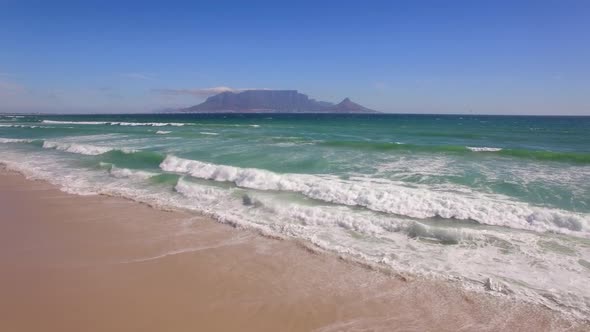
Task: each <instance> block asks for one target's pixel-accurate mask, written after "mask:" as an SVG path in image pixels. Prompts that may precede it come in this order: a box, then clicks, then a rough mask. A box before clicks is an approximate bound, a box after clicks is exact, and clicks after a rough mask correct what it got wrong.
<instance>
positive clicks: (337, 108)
mask: <svg viewBox="0 0 590 332" xmlns="http://www.w3.org/2000/svg"><path fill="white" fill-rule="evenodd" d="M324 112H330V113H379V112H377V111H375V110H372V109H369V108H366V107H364V106H361V105H359V104H357V103H355V102H353V101H351V100H350V99H349V98H344V100H342V101H341V102H340V103H339V104H337V105H334V106H330V107H328V108H326V109H325V110H324Z"/></svg>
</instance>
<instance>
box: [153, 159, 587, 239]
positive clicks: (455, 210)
mask: <svg viewBox="0 0 590 332" xmlns="http://www.w3.org/2000/svg"><path fill="white" fill-rule="evenodd" d="M160 168H161V169H163V170H165V171H168V172H175V173H182V174H188V175H190V176H193V177H196V178H201V179H208V180H215V181H227V182H233V183H235V184H236V185H237V186H239V187H243V188H252V189H259V190H278V191H292V192H298V193H301V194H303V195H305V196H307V197H310V198H314V199H318V200H322V201H326V202H331V203H338V204H345V205H350V206H363V207H366V208H368V209H370V210H373V211H379V212H387V213H393V214H396V215H402V216H408V217H412V218H420V219H426V218H432V217H442V218H446V219H461V220H475V221H477V222H479V223H481V224H488V225H497V226H505V227H511V228H519V229H527V230H533V231H541V232H544V231H555V232H560V233H564V234H576V235H578V236H583V237H590V220H589V217H588V216H587V215H583V214H578V213H574V212H568V211H563V210H558V209H549V208H543V207H534V206H530V205H529V204H526V203H522V202H515V201H511V200H509V199H508V198H505V197H500V196H489V195H484V194H476V193H472V194H471V195H465V194H461V193H452V192H436V191H432V190H428V189H426V188H412V187H406V186H402V185H400V184H398V183H394V182H388V181H383V182H381V183H377V182H374V181H372V180H371V179H367V178H354V179H350V180H341V179H338V178H336V177H330V176H315V175H306V174H277V173H273V172H270V171H266V170H260V169H254V168H239V167H233V166H225V165H216V164H210V163H204V162H200V161H196V160H189V159H183V158H178V157H175V156H167V157H166V159H164V161H163V162H162V163H161V164H160Z"/></svg>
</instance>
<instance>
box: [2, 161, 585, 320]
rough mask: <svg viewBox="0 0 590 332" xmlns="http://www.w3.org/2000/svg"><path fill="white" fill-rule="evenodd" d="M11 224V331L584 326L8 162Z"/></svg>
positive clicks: (5, 221)
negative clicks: (63, 186) (74, 186)
mask: <svg viewBox="0 0 590 332" xmlns="http://www.w3.org/2000/svg"><path fill="white" fill-rule="evenodd" d="M0 220H1V221H0V246H1V248H0V268H1V269H2V271H5V272H4V273H2V275H1V276H0V285H1V286H0V287H1V289H0V293H1V294H3V296H2V297H1V300H0V329H1V330H10V331H33V330H56V331H57V330H59V331H74V330H76V331H78V330H85V331H94V330H95V331H105V330H109V331H118V330H121V331H129V330H142V331H152V330H153V331H161V330H173V331H185V330H187V331H188V330H195V329H202V330H241V331H249V330H251V331H266V330H268V331H271V330H272V331H276V330H282V331H312V330H315V331H341V330H362V329H371V330H387V331H391V330H403V331H408V330H416V331H425V330H433V329H436V330H439V331H441V330H442V331H445V330H447V331H455V330H479V331H499V330H530V331H563V330H571V331H577V330H580V331H581V330H583V326H581V325H575V324H574V323H572V322H569V321H567V320H565V319H563V318H561V317H560V316H559V315H558V314H556V313H554V312H552V311H550V310H548V309H546V308H542V307H539V306H536V305H530V304H524V303H519V302H516V301H512V300H508V299H506V298H500V297H498V298H496V297H492V296H486V295H483V294H476V293H473V292H469V291H466V290H462V289H459V288H458V287H455V286H454V285H452V284H451V283H447V282H442V281H429V280H422V279H410V280H402V279H400V278H395V277H392V276H389V275H387V274H385V273H382V272H379V271H375V270H371V269H367V268H366V267H363V266H360V265H359V264H354V263H351V262H347V261H343V260H341V259H338V257H337V256H335V255H330V254H326V255H324V254H318V253H313V252H310V250H306V249H305V247H304V246H302V245H299V244H298V243H297V242H296V241H294V240H277V239H270V238H266V237H263V236H260V235H259V234H257V233H255V232H253V231H249V230H244V229H236V228H233V227H231V226H228V225H224V224H220V223H217V222H215V221H214V220H211V219H209V218H206V217H202V216H199V215H195V214H190V213H187V212H182V211H162V210H158V209H155V208H152V207H149V206H147V205H145V204H140V203H136V202H133V201H130V200H127V199H123V198H117V197H108V196H76V195H72V194H67V193H64V192H61V191H59V190H58V189H57V188H55V187H54V186H52V185H50V184H49V183H47V182H45V181H31V180H27V179H25V177H24V176H22V175H20V174H18V173H15V172H12V171H7V170H5V169H4V168H2V167H0Z"/></svg>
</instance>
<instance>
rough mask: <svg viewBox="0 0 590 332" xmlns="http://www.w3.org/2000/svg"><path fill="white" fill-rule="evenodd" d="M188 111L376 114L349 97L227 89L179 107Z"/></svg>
mask: <svg viewBox="0 0 590 332" xmlns="http://www.w3.org/2000/svg"><path fill="white" fill-rule="evenodd" d="M180 111H181V112H191V113H222V112H232V113H258V112H268V113H378V112H376V111H373V110H370V109H368V108H366V107H363V106H361V105H359V104H356V103H353V102H352V101H350V99H348V98H346V99H344V100H343V101H342V102H341V103H340V104H337V105H334V104H333V103H330V102H325V101H317V100H315V99H311V98H309V97H308V96H307V95H305V94H302V93H299V92H298V91H297V90H246V91H242V92H232V91H226V92H222V93H220V94H217V95H214V96H211V97H209V98H207V100H205V101H204V102H203V103H201V104H199V105H195V106H191V107H188V108H185V109H181V110H180Z"/></svg>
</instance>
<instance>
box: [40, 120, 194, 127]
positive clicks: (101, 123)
mask: <svg viewBox="0 0 590 332" xmlns="http://www.w3.org/2000/svg"><path fill="white" fill-rule="evenodd" d="M42 122H43V123H52V124H74V125H111V126H131V127H135V126H151V127H164V126H174V127H182V126H184V125H185V124H184V123H179V122H111V121H56V120H43V121H42Z"/></svg>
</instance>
